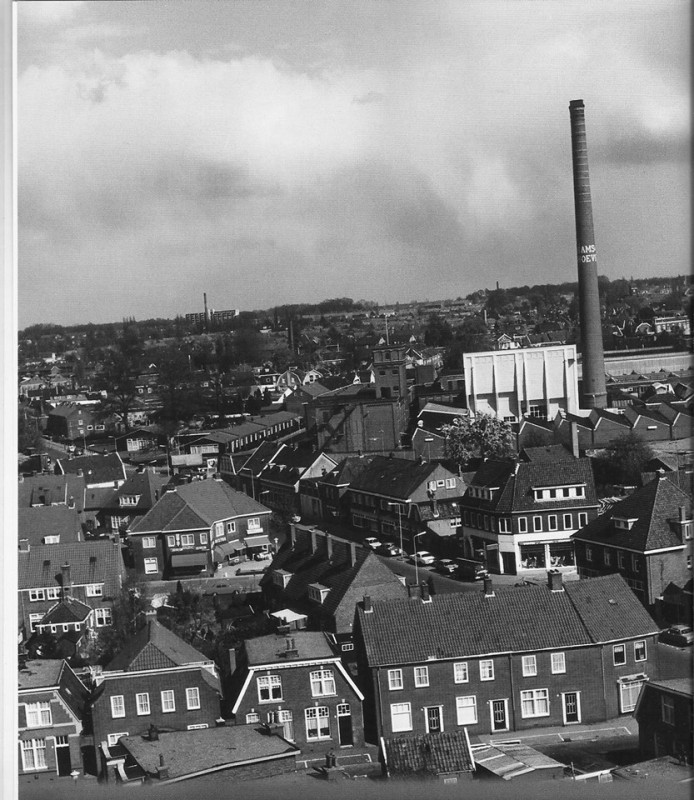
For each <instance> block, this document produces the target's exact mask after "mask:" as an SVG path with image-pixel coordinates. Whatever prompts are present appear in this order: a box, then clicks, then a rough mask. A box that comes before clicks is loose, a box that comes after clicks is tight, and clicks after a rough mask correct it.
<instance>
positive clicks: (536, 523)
mask: <svg viewBox="0 0 694 800" xmlns="http://www.w3.org/2000/svg"><path fill="white" fill-rule="evenodd" d="M533 533H542V516H540V515H537V516H534V517H533Z"/></svg>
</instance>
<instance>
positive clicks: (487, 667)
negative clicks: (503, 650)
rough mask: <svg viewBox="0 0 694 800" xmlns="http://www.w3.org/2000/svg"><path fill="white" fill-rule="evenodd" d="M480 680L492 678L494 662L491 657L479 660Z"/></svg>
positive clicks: (491, 679) (490, 679)
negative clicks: (486, 659)
mask: <svg viewBox="0 0 694 800" xmlns="http://www.w3.org/2000/svg"><path fill="white" fill-rule="evenodd" d="M480 680H481V681H493V680H494V662H493V661H492V660H491V659H489V660H488V661H480Z"/></svg>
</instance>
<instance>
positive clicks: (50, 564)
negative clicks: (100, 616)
mask: <svg viewBox="0 0 694 800" xmlns="http://www.w3.org/2000/svg"><path fill="white" fill-rule="evenodd" d="M17 556H18V574H17V588H18V589H33V588H41V587H49V586H55V585H56V584H59V583H60V580H61V570H60V568H61V566H62V565H63V564H65V563H67V564H69V565H70V579H71V581H72V583H73V584H78V585H84V584H87V583H103V584H104V596H105V597H112V596H114V595H115V593H116V592H117V591H118V590H119V589H120V584H121V578H122V576H123V572H124V568H123V559H122V558H121V553H120V546H119V545H117V544H115V543H114V542H111V541H97V542H75V543H73V544H42V545H38V546H36V547H30V548H29V550H28V551H27V550H20V551H19V552H18V553H17Z"/></svg>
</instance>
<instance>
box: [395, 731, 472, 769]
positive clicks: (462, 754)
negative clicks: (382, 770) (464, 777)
mask: <svg viewBox="0 0 694 800" xmlns="http://www.w3.org/2000/svg"><path fill="white" fill-rule="evenodd" d="M383 745H384V749H385V755H386V763H387V765H388V772H389V774H390V775H435V776H436V775H448V774H451V773H456V772H473V771H474V769H475V762H474V760H473V757H472V752H471V750H470V742H469V741H468V738H467V735H466V732H465V730H462V731H452V732H448V731H442V732H441V733H426V734H419V735H414V736H397V737H395V738H392V739H384V741H383Z"/></svg>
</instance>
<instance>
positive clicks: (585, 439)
mask: <svg viewBox="0 0 694 800" xmlns="http://www.w3.org/2000/svg"><path fill="white" fill-rule="evenodd" d="M630 430H631V425H630V423H629V420H628V419H626V417H624V416H623V415H622V414H616V413H615V412H614V411H607V410H606V409H604V408H593V409H591V411H590V414H588V415H587V416H581V415H578V414H572V413H568V412H564V411H561V410H560V411H559V412H558V413H557V414H556V416H555V417H554V435H555V441H557V442H559V443H561V444H563V445H565V446H566V447H568V448H572V442H573V441H574V439H576V440H577V442H578V448H579V449H580V450H581V452H585V451H586V450H590V449H592V448H594V447H605V446H606V445H608V444H609V443H610V442H611V441H613V440H614V439H616V438H618V437H619V436H624V435H625V434H627V433H629V431H630Z"/></svg>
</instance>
